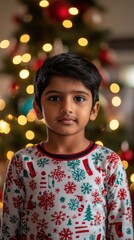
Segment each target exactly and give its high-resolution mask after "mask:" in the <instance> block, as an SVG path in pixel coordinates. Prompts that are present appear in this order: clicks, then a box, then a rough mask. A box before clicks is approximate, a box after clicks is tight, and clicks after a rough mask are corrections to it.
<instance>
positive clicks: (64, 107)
mask: <svg viewBox="0 0 134 240" xmlns="http://www.w3.org/2000/svg"><path fill="white" fill-rule="evenodd" d="M60 112H62V113H65V114H68V113H72V112H73V104H72V103H71V101H69V100H64V101H63V102H62V104H61V108H60Z"/></svg>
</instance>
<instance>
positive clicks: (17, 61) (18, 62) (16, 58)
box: [12, 55, 21, 65]
mask: <svg viewBox="0 0 134 240" xmlns="http://www.w3.org/2000/svg"><path fill="white" fill-rule="evenodd" d="M12 62H13V64H16V65H17V64H20V63H21V56H20V55H16V56H14V58H13V60H12Z"/></svg>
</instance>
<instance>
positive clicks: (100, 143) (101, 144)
mask: <svg viewBox="0 0 134 240" xmlns="http://www.w3.org/2000/svg"><path fill="white" fill-rule="evenodd" d="M95 143H96V144H98V145H100V146H103V142H101V141H96V142H95Z"/></svg>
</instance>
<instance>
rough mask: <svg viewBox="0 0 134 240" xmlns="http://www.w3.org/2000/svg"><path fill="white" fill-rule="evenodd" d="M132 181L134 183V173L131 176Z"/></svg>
mask: <svg viewBox="0 0 134 240" xmlns="http://www.w3.org/2000/svg"><path fill="white" fill-rule="evenodd" d="M130 181H131V182H133V183H134V173H133V174H132V175H131V176H130Z"/></svg>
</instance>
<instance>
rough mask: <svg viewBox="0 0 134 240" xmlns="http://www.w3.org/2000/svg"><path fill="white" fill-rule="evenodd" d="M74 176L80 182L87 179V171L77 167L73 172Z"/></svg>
mask: <svg viewBox="0 0 134 240" xmlns="http://www.w3.org/2000/svg"><path fill="white" fill-rule="evenodd" d="M72 178H73V179H74V180H76V181H78V182H80V181H81V180H83V179H85V178H86V176H85V171H84V170H83V169H80V168H77V169H76V170H75V171H73V172H72Z"/></svg>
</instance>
